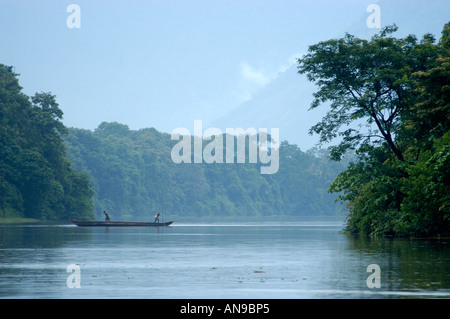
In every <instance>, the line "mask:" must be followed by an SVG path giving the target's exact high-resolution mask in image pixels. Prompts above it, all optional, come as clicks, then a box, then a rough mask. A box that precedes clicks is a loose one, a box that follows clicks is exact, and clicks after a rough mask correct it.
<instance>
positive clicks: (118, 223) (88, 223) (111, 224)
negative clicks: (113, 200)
mask: <svg viewBox="0 0 450 319" xmlns="http://www.w3.org/2000/svg"><path fill="white" fill-rule="evenodd" d="M71 222H72V223H74V224H75V225H77V226H80V227H138V226H141V227H144V226H145V227H152V226H153V227H164V226H169V225H171V224H172V223H173V221H170V222H165V223H147V222H121V221H84V220H71Z"/></svg>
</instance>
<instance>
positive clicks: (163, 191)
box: [65, 122, 345, 220]
mask: <svg viewBox="0 0 450 319" xmlns="http://www.w3.org/2000/svg"><path fill="white" fill-rule="evenodd" d="M224 138H225V137H224ZM65 140H66V142H67V145H68V156H69V158H70V159H71V162H72V163H73V166H74V167H76V168H77V169H78V170H80V171H82V172H85V173H87V174H89V175H90V176H91V181H92V184H93V187H94V190H95V196H94V206H95V211H96V212H97V217H100V216H101V213H102V211H107V212H108V213H109V214H110V215H111V216H112V217H113V218H114V219H143V220H148V219H151V218H152V216H153V215H154V214H155V213H156V212H157V211H161V212H163V214H166V215H169V216H172V217H173V216H214V215H215V216H218V217H219V216H281V215H297V216H298V215H309V216H320V215H327V216H333V215H337V214H339V213H340V212H342V207H341V206H340V205H335V203H334V200H335V198H336V196H335V195H331V194H328V193H327V188H328V185H329V184H330V183H331V182H332V181H333V180H334V178H335V177H336V176H337V174H338V173H339V172H340V171H342V170H343V169H344V168H345V165H344V164H343V163H334V162H332V161H330V160H329V159H327V157H326V156H325V155H324V154H320V152H317V151H316V152H314V154H313V151H310V152H308V153H305V152H302V151H301V150H300V149H299V148H298V147H297V146H296V145H290V144H289V143H287V142H286V141H284V142H282V143H281V144H280V146H279V147H280V148H279V161H280V167H279V171H278V172H277V173H276V174H273V175H264V174H260V170H259V164H257V163H255V164H253V163H249V162H248V161H246V163H235V164H231V165H230V164H226V163H220V164H219V163H212V164H207V163H205V162H203V163H180V164H175V163H174V162H173V160H172V159H171V151H172V148H173V146H174V145H175V144H176V141H174V140H171V135H170V134H167V133H161V132H158V131H157V130H155V129H153V128H147V129H140V130H130V129H129V128H128V126H127V125H125V124H120V123H117V122H114V123H106V122H105V123H102V124H101V125H99V126H98V128H97V129H96V130H94V131H90V130H83V129H76V128H70V129H69V134H68V135H67V136H65ZM192 143H193V138H192ZM249 143H250V139H249V138H247V143H246V147H247V148H248V147H249ZM203 144H204V146H205V143H203ZM247 154H248V153H247Z"/></svg>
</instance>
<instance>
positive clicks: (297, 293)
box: [0, 222, 450, 299]
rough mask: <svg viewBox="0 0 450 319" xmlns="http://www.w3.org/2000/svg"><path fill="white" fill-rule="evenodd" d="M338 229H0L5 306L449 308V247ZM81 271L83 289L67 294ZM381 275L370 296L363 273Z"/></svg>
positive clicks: (0, 288) (324, 225)
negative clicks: (183, 303) (199, 302)
mask: <svg viewBox="0 0 450 319" xmlns="http://www.w3.org/2000/svg"><path fill="white" fill-rule="evenodd" d="M342 228H343V226H342V223H334V222H296V223H272V222H268V223H244V224H241V223H239V224H232V223H228V224H182V223H178V224H177V223H175V224H173V225H172V226H170V227H165V228H151V227H149V228H146V227H138V228H137V227H127V228H81V227H76V226H73V225H31V226H30V225H11V226H1V227H0V297H1V298H168V299H172V298H183V299H184V298H252V299H253V298H287V299H291V298H449V297H450V249H449V244H448V243H447V240H445V239H441V240H406V239H368V238H354V237H352V236H348V235H345V234H341V233H340V232H339V231H340V230H341V229H342ZM71 264H76V265H78V266H79V269H80V277H79V279H80V288H68V286H67V278H68V277H69V276H70V275H71V274H72V273H71V272H67V267H68V266H69V265H71ZM370 264H377V265H379V267H380V285H381V287H380V288H372V289H371V288H369V287H368V286H367V278H368V277H369V276H370V275H371V273H368V272H367V266H368V265H370Z"/></svg>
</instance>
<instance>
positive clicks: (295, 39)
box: [0, 0, 450, 137]
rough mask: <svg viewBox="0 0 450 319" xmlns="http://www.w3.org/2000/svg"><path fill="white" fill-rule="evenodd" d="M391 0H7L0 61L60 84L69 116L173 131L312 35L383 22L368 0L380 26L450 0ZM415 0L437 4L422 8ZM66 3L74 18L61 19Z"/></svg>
mask: <svg viewBox="0 0 450 319" xmlns="http://www.w3.org/2000/svg"><path fill="white" fill-rule="evenodd" d="M391 2H396V8H397V11H394V10H393V9H391V10H390V11H389V8H390V7H389V6H388V5H384V3H387V2H386V1H375V0H368V1H365V0H339V1H338V0H314V1H299V0H297V1H294V0H276V1H275V0H272V1H268V0H239V1H237V0H232V1H228V0H220V1H219V0H158V1H150V0H146V1H136V0H127V1H105V0H103V1H99V0H90V1H77V0H71V1H62V0H54V1H45V0H44V1H13V0H0V38H1V43H0V63H3V64H6V65H12V66H14V67H15V71H16V72H17V73H20V74H21V76H20V84H21V85H22V87H24V91H25V93H26V94H28V95H32V94H34V93H35V92H40V91H44V92H49V91H50V92H52V93H53V94H55V95H56V96H57V101H58V103H59V104H60V108H61V109H62V110H63V112H64V124H65V125H66V126H69V127H78V128H87V129H94V128H96V127H97V126H98V125H99V124H100V123H101V122H103V121H118V122H121V123H124V124H127V125H129V126H130V128H132V129H139V128H144V127H155V128H156V129H158V130H160V131H164V132H168V133H170V132H171V131H172V130H173V129H175V128H177V127H187V128H192V125H193V121H194V120H195V119H199V120H203V122H204V123H205V124H206V123H208V122H211V121H213V120H215V119H217V118H219V117H221V116H222V115H224V114H225V113H226V112H227V111H229V110H231V109H233V108H235V107H237V106H239V105H240V104H241V103H242V102H243V101H246V100H249V99H251V98H252V94H254V93H255V92H256V91H257V90H261V89H263V88H264V87H265V86H267V85H268V84H270V83H271V82H272V81H275V80H276V77H277V74H278V72H282V71H283V70H285V69H286V68H287V67H289V66H292V64H293V63H294V61H295V57H299V56H300V55H301V53H304V52H306V50H307V46H308V45H309V44H314V43H316V42H318V41H321V40H327V39H329V38H333V37H337V36H342V35H343V34H344V32H346V31H351V32H353V33H354V34H356V35H358V34H362V35H366V34H370V32H372V31H379V30H369V29H368V27H367V25H366V18H367V17H368V16H369V13H367V12H366V8H367V6H368V5H369V4H371V3H379V4H380V8H381V10H382V11H381V14H382V15H381V18H382V19H381V21H382V26H385V25H386V22H387V21H393V20H395V19H397V16H398V18H399V20H400V18H401V19H403V21H407V22H405V23H404V26H402V25H400V28H402V27H403V29H402V30H401V31H402V32H404V33H415V32H416V31H417V30H422V29H420V28H426V27H429V28H430V30H429V31H431V32H440V30H442V26H443V24H444V23H445V22H447V21H448V20H450V19H449V18H450V15H449V14H448V13H449V12H450V10H449V4H450V1H448V0H435V1H429V2H428V1H416V0H414V1H412V0H410V1H406V0H404V1H402V0H394V1H391ZM418 2H423V3H431V4H432V5H434V8H437V7H439V8H441V7H442V9H439V10H434V11H433V12H432V15H431V16H430V15H429V14H428V15H427V16H422V17H421V18H420V19H418V18H417V15H415V16H412V14H411V12H415V11H414V10H415V6H417V3H418ZM71 3H75V4H78V5H79V7H80V9H81V28H79V29H77V28H73V29H70V28H68V27H67V25H66V19H67V17H68V16H69V15H70V13H67V12H66V8H67V6H68V5H69V4H71ZM415 13H417V12H415ZM417 14H419V13H417ZM405 16H406V20H405ZM408 16H410V19H408ZM419 17H420V14H419ZM415 28H419V29H415ZM368 32H369V33H368ZM437 36H439V34H437ZM266 111H267V110H266ZM273 112H274V113H273V114H274V116H277V113H276V108H274V110H273ZM312 124H313V123H312ZM280 135H281V137H282V128H281V129H280Z"/></svg>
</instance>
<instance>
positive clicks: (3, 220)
mask: <svg viewBox="0 0 450 319" xmlns="http://www.w3.org/2000/svg"><path fill="white" fill-rule="evenodd" d="M40 222H41V221H40V220H39V219H35V218H22V217H7V218H0V225H4V224H35V223H40Z"/></svg>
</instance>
